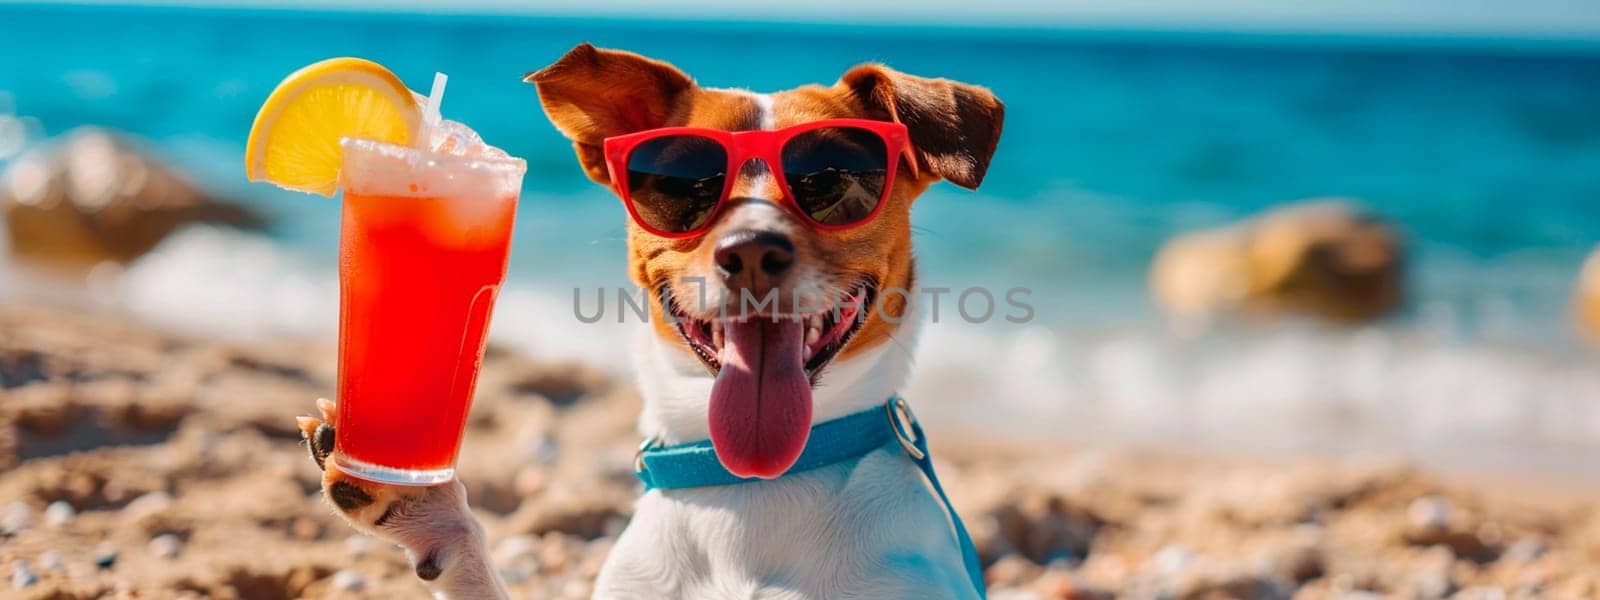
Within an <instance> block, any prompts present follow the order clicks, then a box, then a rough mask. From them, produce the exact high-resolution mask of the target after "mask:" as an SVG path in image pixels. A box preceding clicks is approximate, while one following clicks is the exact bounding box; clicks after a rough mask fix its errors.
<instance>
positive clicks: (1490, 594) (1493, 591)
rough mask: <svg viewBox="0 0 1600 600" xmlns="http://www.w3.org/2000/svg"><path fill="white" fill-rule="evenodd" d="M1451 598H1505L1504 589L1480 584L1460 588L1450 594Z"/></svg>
mask: <svg viewBox="0 0 1600 600" xmlns="http://www.w3.org/2000/svg"><path fill="white" fill-rule="evenodd" d="M1451 598H1452V599H1453V600H1454V599H1459V600H1506V591H1505V590H1502V589H1500V588H1497V587H1490V586H1480V587H1474V588H1467V589H1464V590H1461V592H1460V593H1458V594H1456V595H1454V596H1451Z"/></svg>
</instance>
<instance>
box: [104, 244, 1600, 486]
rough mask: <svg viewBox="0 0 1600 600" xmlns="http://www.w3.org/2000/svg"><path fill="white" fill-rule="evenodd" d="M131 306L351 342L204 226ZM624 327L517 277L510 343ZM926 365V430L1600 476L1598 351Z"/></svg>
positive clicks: (575, 353) (1027, 359)
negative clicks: (939, 427)
mask: <svg viewBox="0 0 1600 600" xmlns="http://www.w3.org/2000/svg"><path fill="white" fill-rule="evenodd" d="M111 289H114V290H115V295H116V302H117V303H119V304H120V305H121V306H122V307H123V308H125V309H126V310H127V311H129V312H131V313H132V314H134V315H136V316H138V317H140V318H142V319H145V320H148V321H150V322H154V323H157V324H160V325H163V326H166V327H170V328H175V329H178V330H182V331H186V332H190V333H194V334H203V335H214V336H223V337H228V338H233V339H238V340H244V341H247V340H250V339H256V338H262V337H271V336H284V335H288V336H303V337H309V338H318V339H322V340H325V341H327V342H330V343H331V342H332V341H333V338H334V336H335V335H336V333H337V324H338V284H337V274H336V273H335V272H334V271H333V270H332V269H331V268H330V267H328V266H326V265H322V266H318V265H317V264H316V263H315V261H311V260H307V259H304V258H302V257H299V256H297V255H295V254H292V253H290V252H287V251H286V250H285V248H284V247H282V246H281V245H279V244H276V243H274V242H272V241H270V240H268V239H266V238H262V237H259V236H255V235H251V234H245V233H239V232H234V231H229V230H222V229H215V228H210V227H192V228H188V229H186V230H184V231H182V232H180V233H178V234H177V235H175V236H173V237H172V238H170V239H169V240H168V241H166V242H164V243H163V244H162V245H161V246H160V247H158V248H157V249H156V250H155V251H154V252H152V253H150V254H149V255H148V256H146V257H144V258H142V259H140V260H139V261H137V262H135V263H134V264H132V265H130V266H129V267H128V268H127V269H126V270H125V271H124V272H123V273H122V274H121V276H120V278H119V281H118V282H117V283H116V284H115V285H114V286H113V287H112V288H111ZM591 292H592V290H591ZM587 298H592V296H589V297H586V299H587ZM589 301H592V299H591V300H589ZM611 317H612V315H608V316H607V318H606V319H603V320H601V321H600V322H598V323H592V324H591V323H584V322H582V321H580V320H579V319H578V318H577V317H576V316H575V314H574V308H573V297H572V290H571V288H564V289H563V288H559V286H558V285H557V284H556V283H554V282H545V283H544V285H539V284H536V283H533V282H528V281H519V280H517V279H516V278H513V280H510V281H508V282H507V284H506V287H505V288H504V290H503V291H502V293H501V297H500V301H499V304H498V306H497V307H496V310H495V318H494V323H493V326H492V330H491V339H492V340H494V341H495V342H496V343H499V344H503V345H506V346H508V347H511V348H514V349H516V350H518V351H521V352H524V353H527V354H529V355H531V356H533V357H535V358H539V359H544V360H571V361H581V362H584V363H588V364H591V365H595V366H599V367H602V368H606V369H609V370H613V371H617V372H625V371H626V370H627V369H628V355H627V348H628V347H629V344H628V343H627V342H628V339H629V336H631V335H633V332H634V330H635V328H637V327H641V326H642V325H640V324H639V323H638V322H637V321H636V320H635V319H631V318H630V319H628V322H627V323H617V322H616V320H615V319H614V318H611ZM917 356H918V364H917V368H916V369H915V370H914V375H913V380H912V383H911V384H910V386H909V389H908V390H907V396H908V397H909V398H911V399H912V400H913V401H914V402H915V403H916V405H917V406H918V408H919V410H920V411H921V412H922V413H923V416H924V417H925V418H928V419H929V420H930V421H932V422H934V423H936V424H941V423H942V424H946V425H948V426H952V427H953V426H957V425H965V426H967V427H971V428H976V429H977V430H979V431H980V432H1015V433H1016V434H1017V435H1021V436H1043V437H1051V438H1056V439H1059V440H1065V441H1079V442H1083V443H1117V444H1135V445H1151V446H1160V447H1181V448H1199V449H1212V450H1222V451H1228V452H1243V453H1250V454H1266V455H1276V454H1282V453H1291V454H1312V455H1327V454H1335V455H1381V456H1396V455H1399V456H1404V457H1410V458H1413V459H1416V460H1419V461H1422V462H1426V463H1432V464H1442V465H1454V466H1460V467H1463V468H1483V467H1492V468H1500V469H1518V470H1520V469H1536V470H1544V471H1554V472H1562V473H1588V472H1590V471H1589V470H1588V468H1587V467H1586V466H1585V464H1586V463H1585V457H1586V456H1593V455H1594V453H1596V452H1600V401H1597V399H1600V361H1596V360H1595V356H1594V355H1593V354H1592V353H1589V352H1572V351H1551V350H1549V349H1533V348H1529V347H1526V346H1521V345H1514V344H1492V343H1483V342H1465V341H1462V340H1460V339H1458V338H1456V337H1453V336H1449V335H1445V334H1440V333H1437V332H1432V331H1430V330H1429V329H1428V328H1427V327H1424V326H1415V325H1404V324H1387V325H1382V326H1372V327H1367V328H1363V329H1356V330H1332V329H1327V328H1322V327H1318V326H1315V325H1312V324H1290V325H1286V326H1280V327H1273V328H1270V329H1266V328H1262V329H1252V330H1232V331H1218V332H1212V333H1210V334H1206V335H1202V336H1200V337H1198V338H1195V337H1182V336H1178V335H1174V334H1173V333H1171V332H1169V331H1168V330H1166V329H1165V328H1164V327H1162V326H1160V324H1159V323H1156V322H1153V321H1152V322H1151V323H1148V324H1146V325H1143V326H1126V327H1120V328H1119V329H1114V330H1111V331H1097V332H1085V331H1077V330H1071V329H1068V328H1065V327H1060V326H1052V325H1050V324H1045V323H1033V324H1027V325H1014V324H1006V325H997V324H994V323H983V324H970V323H965V322H962V321H960V320H959V319H946V320H943V321H941V322H938V323H929V324H927V325H926V326H925V328H924V329H923V333H922V339H921V342H920V348H919V349H918V353H917Z"/></svg>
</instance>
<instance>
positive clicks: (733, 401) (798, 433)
mask: <svg viewBox="0 0 1600 600" xmlns="http://www.w3.org/2000/svg"><path fill="white" fill-rule="evenodd" d="M723 340H724V341H723V350H722V370H721V371H720V372H718V373H717V382H716V383H715V384H714V385H712V387H711V422H710V426H711V445H712V447H714V448H715V449H716V451H717V460H720V461H722V466H723V467H725V468H727V469H728V471H729V472H731V473H733V474H734V475H738V476H740V477H760V478H763V479H771V478H773V477H777V476H779V475H782V474H783V472H784V471H787V470H789V467H790V466H792V465H794V461H795V460H796V459H798V458H800V451H801V450H803V449H805V446H806V437H807V436H809V435H810V434H811V384H810V382H809V381H808V380H807V378H806V371H805V363H804V361H802V360H801V348H802V345H803V344H804V343H805V325H804V323H802V322H800V321H796V320H783V321H779V322H777V323H773V322H772V321H771V319H766V318H760V317H757V318H752V319H750V320H749V321H746V322H744V323H738V322H735V321H733V320H729V321H727V322H725V323H724V324H723Z"/></svg>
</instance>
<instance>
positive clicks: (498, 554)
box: [493, 535, 539, 564]
mask: <svg viewBox="0 0 1600 600" xmlns="http://www.w3.org/2000/svg"><path fill="white" fill-rule="evenodd" d="M538 551H539V540H537V539H535V538H534V537H533V536H531V535H513V536H511V537H508V538H506V539H503V540H500V543H498V544H495V545H494V552H493V557H494V561H495V562H497V563H500V564H509V563H512V562H515V561H517V560H518V559H521V558H525V557H529V556H535V555H536V554H537V553H538Z"/></svg>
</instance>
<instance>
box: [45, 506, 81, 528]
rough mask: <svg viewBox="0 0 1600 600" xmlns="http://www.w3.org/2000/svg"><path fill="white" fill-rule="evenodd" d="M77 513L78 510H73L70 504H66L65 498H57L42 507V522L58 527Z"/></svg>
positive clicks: (69, 520)
mask: <svg viewBox="0 0 1600 600" xmlns="http://www.w3.org/2000/svg"><path fill="white" fill-rule="evenodd" d="M77 514H78V511H76V510H73V509H72V505H71V504H68V503H67V501H66V500H57V501H55V502H51V503H50V506H46V507H44V524H45V525H49V526H51V527H60V526H62V525H66V524H67V523H69V522H71V521H72V517H74V516H77Z"/></svg>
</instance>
